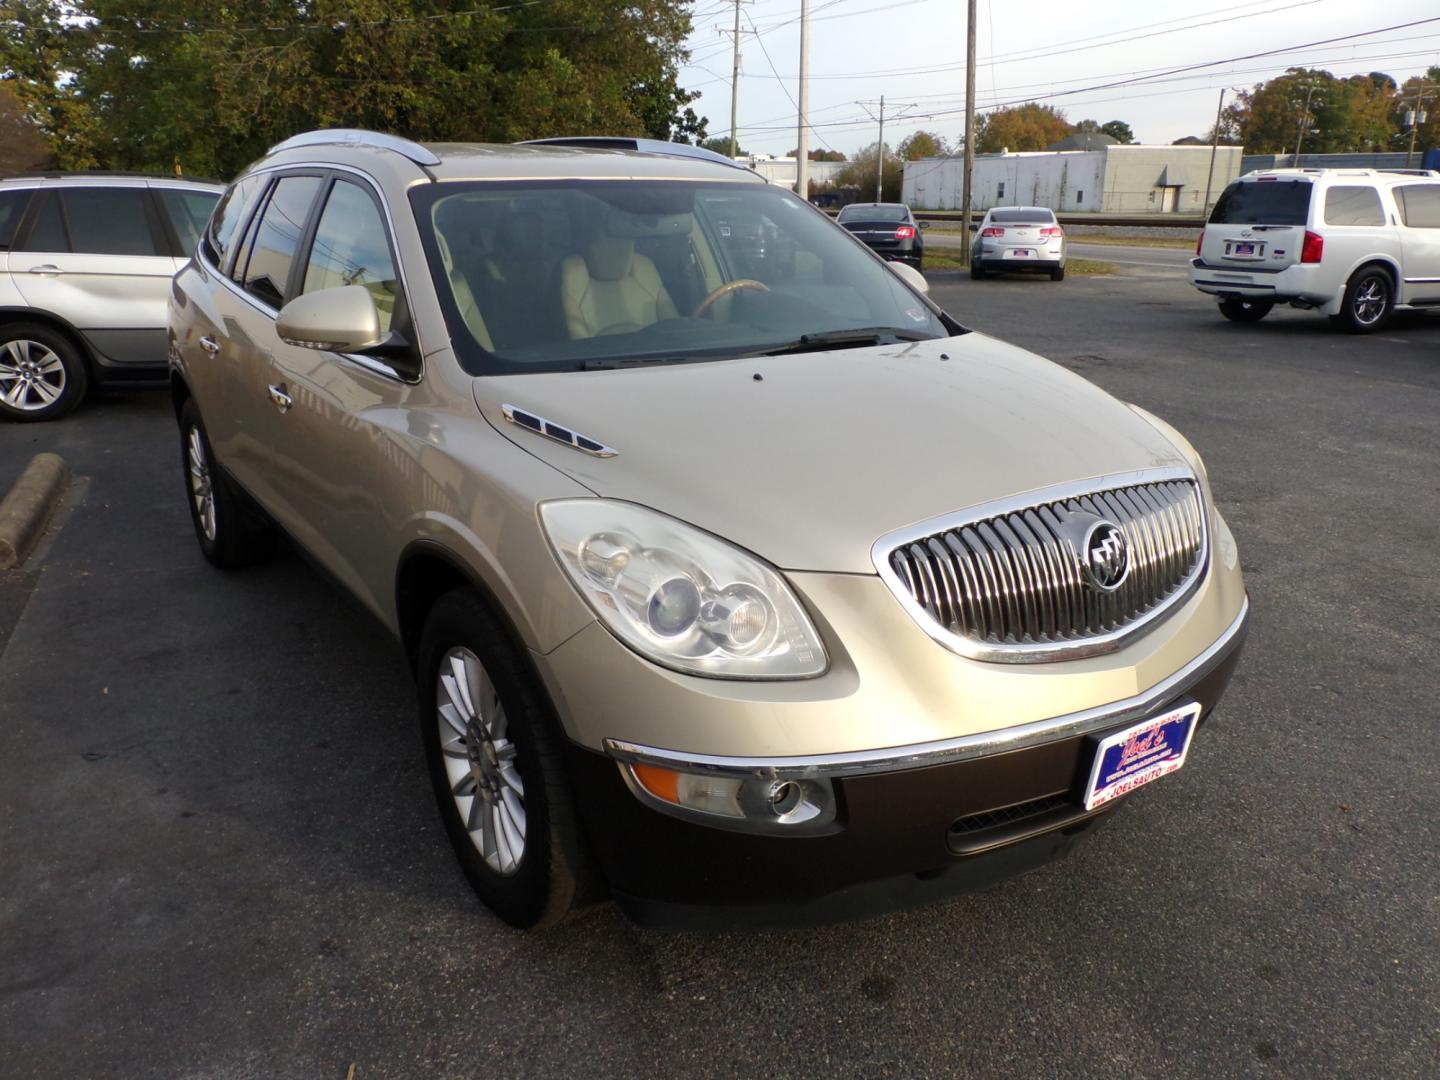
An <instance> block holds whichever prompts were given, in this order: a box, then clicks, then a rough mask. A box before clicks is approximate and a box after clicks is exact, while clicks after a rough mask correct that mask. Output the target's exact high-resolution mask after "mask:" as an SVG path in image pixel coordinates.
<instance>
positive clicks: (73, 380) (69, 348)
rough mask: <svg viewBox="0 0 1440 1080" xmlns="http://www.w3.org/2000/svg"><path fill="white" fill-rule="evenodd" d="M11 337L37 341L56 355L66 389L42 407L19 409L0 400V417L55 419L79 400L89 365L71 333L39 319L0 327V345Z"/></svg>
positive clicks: (30, 420)
mask: <svg viewBox="0 0 1440 1080" xmlns="http://www.w3.org/2000/svg"><path fill="white" fill-rule="evenodd" d="M11 341H36V342H39V343H40V344H41V345H44V346H45V347H46V348H47V349H49V350H50V351H51V352H53V353H54V354H55V355H56V356H58V357H59V358H60V363H61V364H62V365H63V366H64V368H65V389H64V390H62V391H61V392H60V396H59V397H58V398H56V399H55V400H54V401H53V402H51V403H50V404H49V405H46V406H45V407H44V408H42V409H33V410H29V411H21V410H19V409H16V408H13V407H12V406H10V405H6V404H5V403H4V402H0V419H5V420H11V421H14V422H16V423H21V424H29V423H39V422H42V421H45V420H56V419H59V418H60V417H62V416H64V415H65V414H66V413H68V412H69V411H70V410H71V409H73V408H75V406H76V405H79V404H80V402H81V401H82V400H83V399H84V397H85V391H86V390H87V389H88V388H89V385H90V369H89V367H88V366H86V363H85V355H84V353H83V352H82V351H81V349H80V347H79V346H78V345H77V344H76V343H75V341H74V340H73V339H72V338H71V337H69V336H68V335H66V334H63V333H61V332H60V331H58V330H54V329H52V328H51V327H49V326H45V325H44V324H42V323H26V322H17V323H9V324H8V325H6V326H4V327H3V328H0V347H3V346H4V345H5V344H6V343H8V342H11Z"/></svg>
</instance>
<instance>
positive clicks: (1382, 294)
mask: <svg viewBox="0 0 1440 1080" xmlns="http://www.w3.org/2000/svg"><path fill="white" fill-rule="evenodd" d="M1386 299H1387V297H1386V291H1385V284H1384V282H1382V281H1381V280H1380V279H1379V278H1376V277H1369V278H1366V279H1365V280H1364V281H1362V282H1361V283H1360V288H1358V289H1356V290H1355V300H1354V302H1353V305H1352V307H1353V310H1354V312H1355V321H1356V322H1358V323H1360V324H1362V325H1364V326H1370V325H1373V324H1374V323H1375V322H1377V321H1378V320H1379V318H1380V316H1381V315H1383V314H1385V303H1386Z"/></svg>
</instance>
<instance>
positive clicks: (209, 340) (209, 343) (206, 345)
mask: <svg viewBox="0 0 1440 1080" xmlns="http://www.w3.org/2000/svg"><path fill="white" fill-rule="evenodd" d="M200 347H201V348H202V349H204V350H205V351H206V352H208V353H209V354H210V355H211V356H214V355H215V354H216V353H218V352H219V351H220V343H219V342H218V341H216V340H215V339H214V338H213V337H211V336H210V335H208V334H207V335H205V336H204V337H202V338H201V339H200Z"/></svg>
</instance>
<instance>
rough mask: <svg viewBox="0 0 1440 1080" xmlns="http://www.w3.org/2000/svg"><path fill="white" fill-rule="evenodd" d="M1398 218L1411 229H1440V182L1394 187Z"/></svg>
mask: <svg viewBox="0 0 1440 1080" xmlns="http://www.w3.org/2000/svg"><path fill="white" fill-rule="evenodd" d="M1395 197H1396V198H1397V199H1398V200H1399V202H1400V220H1401V221H1403V222H1405V224H1406V225H1408V226H1410V228H1412V229H1440V184H1406V185H1405V186H1404V187H1400V188H1396V189H1395Z"/></svg>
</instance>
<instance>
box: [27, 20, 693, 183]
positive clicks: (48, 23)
mask: <svg viewBox="0 0 1440 1080" xmlns="http://www.w3.org/2000/svg"><path fill="white" fill-rule="evenodd" d="M690 11H691V5H690V4H689V3H682V4H670V3H666V2H665V0H551V2H547V3H543V4H538V3H530V4H508V3H507V4H497V5H495V6H493V7H477V6H476V5H475V3H474V0H251V2H248V3H245V4H240V5H236V4H233V3H231V2H230V0H142V2H137V3H132V2H130V0H73V2H70V0H6V12H7V16H10V17H9V18H7V19H6V20H3V22H0V73H3V75H4V77H5V78H8V79H10V80H12V85H13V87H14V89H15V91H16V93H17V95H18V96H19V97H20V99H21V100H22V102H23V103H24V105H25V109H26V112H27V115H29V117H30V118H31V119H32V120H33V121H35V122H36V123H37V124H38V126H39V127H40V128H41V130H42V131H43V132H44V133H45V135H46V137H47V139H48V140H49V142H50V145H51V147H52V149H53V150H54V152H55V154H56V157H57V158H58V159H59V162H60V164H62V165H65V166H67V167H86V166H90V165H100V166H105V167H109V168H140V169H162V170H163V169H168V168H169V167H170V166H171V165H172V163H173V162H175V161H176V160H178V161H180V162H181V163H182V164H183V165H184V167H185V169H186V171H187V172H192V173H207V174H211V175H218V176H229V175H232V174H233V173H234V172H235V171H237V170H238V169H239V168H241V167H242V166H244V165H245V164H246V163H247V162H248V161H250V160H252V159H253V158H254V157H256V156H257V155H258V154H260V153H262V152H263V151H264V150H265V148H266V147H267V146H269V145H271V144H272V143H274V142H276V141H278V140H279V139H282V138H284V137H286V136H288V135H291V134H294V133H295V132H297V131H302V130H305V129H307V128H314V127H368V128H376V129H379V130H384V131H391V132H395V133H397V134H402V135H407V136H410V137H412V138H421V139H433V140H484V141H497V142H509V141H514V140H516V139H523V138H535V137H542V136H547V135H560V134H587V133H604V134H616V135H645V136H650V137H652V138H661V139H681V140H688V139H698V138H703V136H704V129H705V123H706V122H705V119H704V118H703V117H701V116H699V115H698V114H697V113H696V112H695V111H694V107H693V103H694V101H695V100H696V97H697V95H695V94H694V93H692V92H689V91H686V90H684V89H683V88H681V87H680V85H679V82H678V71H679V65H680V63H681V62H682V61H683V59H684V49H683V42H684V39H685V36H686V35H687V34H688V33H689V30H690Z"/></svg>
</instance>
